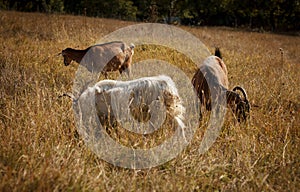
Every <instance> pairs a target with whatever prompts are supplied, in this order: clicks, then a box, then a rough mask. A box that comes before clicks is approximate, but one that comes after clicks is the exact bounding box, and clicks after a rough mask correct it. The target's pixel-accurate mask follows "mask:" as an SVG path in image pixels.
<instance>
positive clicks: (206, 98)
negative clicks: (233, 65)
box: [192, 48, 250, 122]
mask: <svg viewBox="0 0 300 192" xmlns="http://www.w3.org/2000/svg"><path fill="white" fill-rule="evenodd" d="M220 57H221V52H220V50H219V49H218V48H216V51H215V55H214V56H209V57H208V58H206V59H205V60H204V62H203V64H202V65H201V66H200V67H199V69H198V70H197V71H196V73H195V74H194V76H193V78H192V84H193V86H194V88H195V90H196V92H197V95H198V97H199V99H200V102H201V104H202V105H204V106H205V107H206V110H208V111H210V110H211V97H212V96H211V89H214V90H219V91H224V92H226V101H227V104H228V105H229V106H230V108H231V109H232V111H233V112H234V114H235V115H236V116H237V119H238V121H239V122H240V121H241V120H243V121H245V120H246V119H247V116H248V115H249V112H250V104H249V101H248V98H247V94H246V91H245V90H244V89H243V88H242V87H239V86H236V87H234V88H233V90H232V91H230V90H228V87H229V82H228V75H227V74H228V72H227V68H226V65H225V63H224V62H223V60H222V58H220ZM208 81H209V83H208ZM209 85H210V86H209ZM210 88H211V89H210ZM237 91H241V92H242V94H243V98H242V97H241V96H240V95H239V94H238V92H237ZM214 92H216V93H218V92H217V91H214ZM212 98H216V95H214V97H212Z"/></svg>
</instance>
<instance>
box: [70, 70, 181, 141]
mask: <svg viewBox="0 0 300 192" xmlns="http://www.w3.org/2000/svg"><path fill="white" fill-rule="evenodd" d="M67 96H68V95H67ZM91 97H94V101H95V108H96V113H97V115H98V117H99V120H100V122H101V124H102V125H103V124H106V123H107V122H109V123H111V124H112V123H113V122H114V121H115V120H116V119H118V120H121V121H122V120H124V117H125V118H126V117H128V116H129V117H131V116H132V117H133V119H134V120H135V121H137V122H149V120H150V121H152V120H154V122H149V123H150V124H155V123H156V122H155V121H157V119H151V116H152V115H154V116H155V117H154V118H161V117H160V116H158V117H157V116H156V114H155V113H159V112H158V111H156V109H157V108H155V106H154V107H153V105H156V104H162V107H163V108H164V109H165V114H166V115H168V116H169V117H171V118H172V119H175V121H176V122H177V124H178V126H179V127H180V128H181V131H182V135H183V137H184V139H185V134H184V128H185V124H184V123H183V115H184V113H185V108H184V107H183V105H182V101H181V98H180V96H179V94H178V91H177V88H176V86H175V83H174V82H173V80H172V79H171V78H170V77H168V76H165V75H160V76H153V77H144V78H140V79H135V80H131V81H117V80H102V81H99V82H98V83H96V84H95V85H94V86H93V87H89V88H87V89H86V90H85V91H84V92H83V93H82V94H81V95H80V96H79V98H78V99H74V98H73V100H74V102H76V103H78V104H79V105H80V106H82V107H85V103H88V102H87V101H88V100H90V99H91ZM156 107H157V105H156ZM160 107H161V106H160ZM87 110H90V109H87ZM151 110H154V111H151ZM129 114H131V115H129ZM122 118H123V119H122ZM133 119H132V120H133ZM125 120H126V119H125ZM127 120H128V119H127ZM154 127H155V125H154Z"/></svg>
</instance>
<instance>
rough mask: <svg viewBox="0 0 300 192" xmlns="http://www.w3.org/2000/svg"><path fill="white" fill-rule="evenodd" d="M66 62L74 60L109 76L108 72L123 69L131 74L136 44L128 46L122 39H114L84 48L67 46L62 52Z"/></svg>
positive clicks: (91, 70)
mask: <svg viewBox="0 0 300 192" xmlns="http://www.w3.org/2000/svg"><path fill="white" fill-rule="evenodd" d="M61 54H62V56H63V57H64V64H65V66H68V65H69V64H70V63H71V62H72V61H73V60H74V61H75V62H77V63H80V64H81V65H82V66H84V67H86V68H87V69H88V70H89V71H90V72H92V73H99V72H101V73H102V74H104V76H105V77H106V78H107V72H111V71H119V72H120V74H122V72H123V71H125V72H126V73H127V75H128V76H129V75H130V65H131V62H132V56H133V55H134V45H133V44H131V45H130V46H127V45H126V44H125V43H124V42H122V41H114V42H109V43H104V44H98V45H94V46H91V47H88V48H86V49H84V50H76V49H72V48H66V49H64V50H62V52H61Z"/></svg>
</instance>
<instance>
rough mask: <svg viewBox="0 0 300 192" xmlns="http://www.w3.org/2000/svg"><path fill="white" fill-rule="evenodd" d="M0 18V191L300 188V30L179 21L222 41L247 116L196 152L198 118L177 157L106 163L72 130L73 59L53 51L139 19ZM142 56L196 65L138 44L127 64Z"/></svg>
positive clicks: (211, 41) (0, 14)
mask: <svg viewBox="0 0 300 192" xmlns="http://www.w3.org/2000/svg"><path fill="white" fill-rule="evenodd" d="M0 23H1V25H0V40H1V44H0V46H1V48H0V71H1V76H0V84H1V87H0V94H1V100H0V145H1V147H0V191H103V190H106V191H183V190H184V191H216V190H217V191H297V190H299V188H300V153H299V151H300V148H299V147H300V78H299V76H300V72H299V71H300V55H299V50H300V37H299V36H285V35H278V34H272V33H255V32H247V31H241V30H237V29H233V28H225V27H218V28H216V27H199V28H190V27H181V28H182V29H183V30H186V31H187V32H189V33H191V34H193V35H194V36H195V37H197V38H199V39H200V40H201V41H202V42H203V43H204V44H205V45H206V46H207V48H208V49H209V50H210V51H211V52H213V50H214V47H215V46H218V47H220V48H221V51H222V53H223V59H224V62H225V63H226V64H227V69H228V73H229V81H230V87H233V86H234V85H241V86H243V87H244V88H245V89H246V90H247V93H248V95H249V98H250V102H251V104H252V106H253V107H252V109H251V117H250V120H249V121H248V122H247V123H246V124H238V123H236V122H235V119H234V117H233V115H232V114H231V113H230V112H228V113H227V116H226V121H225V123H224V125H223V127H222V131H221V134H220V135H219V137H218V138H217V140H216V142H215V143H214V144H213V146H212V147H211V148H210V149H209V151H208V152H206V153H205V154H202V155H200V154H199V153H198V150H197V149H198V146H199V143H200V141H201V138H202V137H203V133H204V130H205V126H206V123H205V121H204V122H202V123H201V124H200V125H199V127H198V128H197V131H196V134H195V136H194V138H193V140H192V142H191V144H190V145H189V146H188V147H187V148H186V149H185V150H184V152H183V153H180V155H178V156H177V157H176V158H175V159H173V160H171V161H169V162H168V163H166V164H163V165H160V166H158V167H154V168H151V169H146V170H131V169H125V168H120V167H115V166H113V165H111V164H109V163H107V162H105V161H103V160H102V159H101V158H99V157H97V156H96V155H95V154H94V153H93V152H92V151H91V150H90V149H89V148H88V147H87V146H86V145H85V143H84V141H83V140H81V138H80V136H79V137H78V135H76V126H75V122H74V117H73V111H72V102H71V101H70V100H69V99H67V98H58V96H59V95H61V94H62V93H65V92H69V91H70V90H72V85H73V80H74V76H75V73H76V70H77V67H78V65H77V64H75V63H73V64H72V66H68V67H66V66H64V64H63V58H62V57H61V56H57V54H58V53H60V52H61V50H63V49H65V48H66V47H73V48H78V49H79V48H86V47H88V46H90V45H93V44H95V43H96V42H97V41H98V40H99V39H100V38H101V37H103V36H104V35H107V34H109V33H111V32H113V31H115V30H117V29H120V28H122V27H125V26H129V25H133V24H136V23H133V22H125V21H118V20H111V19H101V18H87V17H81V16H70V15H51V14H39V13H20V12H4V11H0ZM280 48H282V49H283V55H282V54H281V52H280V50H279V49H280ZM145 59H161V60H166V61H168V62H170V63H173V64H174V65H176V66H177V67H179V68H180V69H181V70H182V71H184V72H185V73H186V74H187V76H189V77H191V76H192V75H193V73H194V72H195V70H196V67H195V65H193V64H190V63H191V61H190V60H188V58H186V57H184V56H183V55H182V54H180V53H178V52H176V51H173V50H169V49H168V48H157V47H155V46H153V47H151V46H149V47H146V48H145V47H142V46H140V47H139V46H137V47H136V51H135V55H134V58H133V62H138V61H142V60H145ZM116 76H117V74H112V77H113V78H115V77H116ZM187 118H188V117H187Z"/></svg>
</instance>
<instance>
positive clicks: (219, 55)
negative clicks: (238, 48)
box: [215, 47, 222, 59]
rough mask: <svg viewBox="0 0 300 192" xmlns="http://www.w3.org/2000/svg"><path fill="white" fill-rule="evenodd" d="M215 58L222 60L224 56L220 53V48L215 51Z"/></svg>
mask: <svg viewBox="0 0 300 192" xmlns="http://www.w3.org/2000/svg"><path fill="white" fill-rule="evenodd" d="M215 56H217V57H219V58H220V59H222V54H221V51H220V48H219V47H216V49H215Z"/></svg>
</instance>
